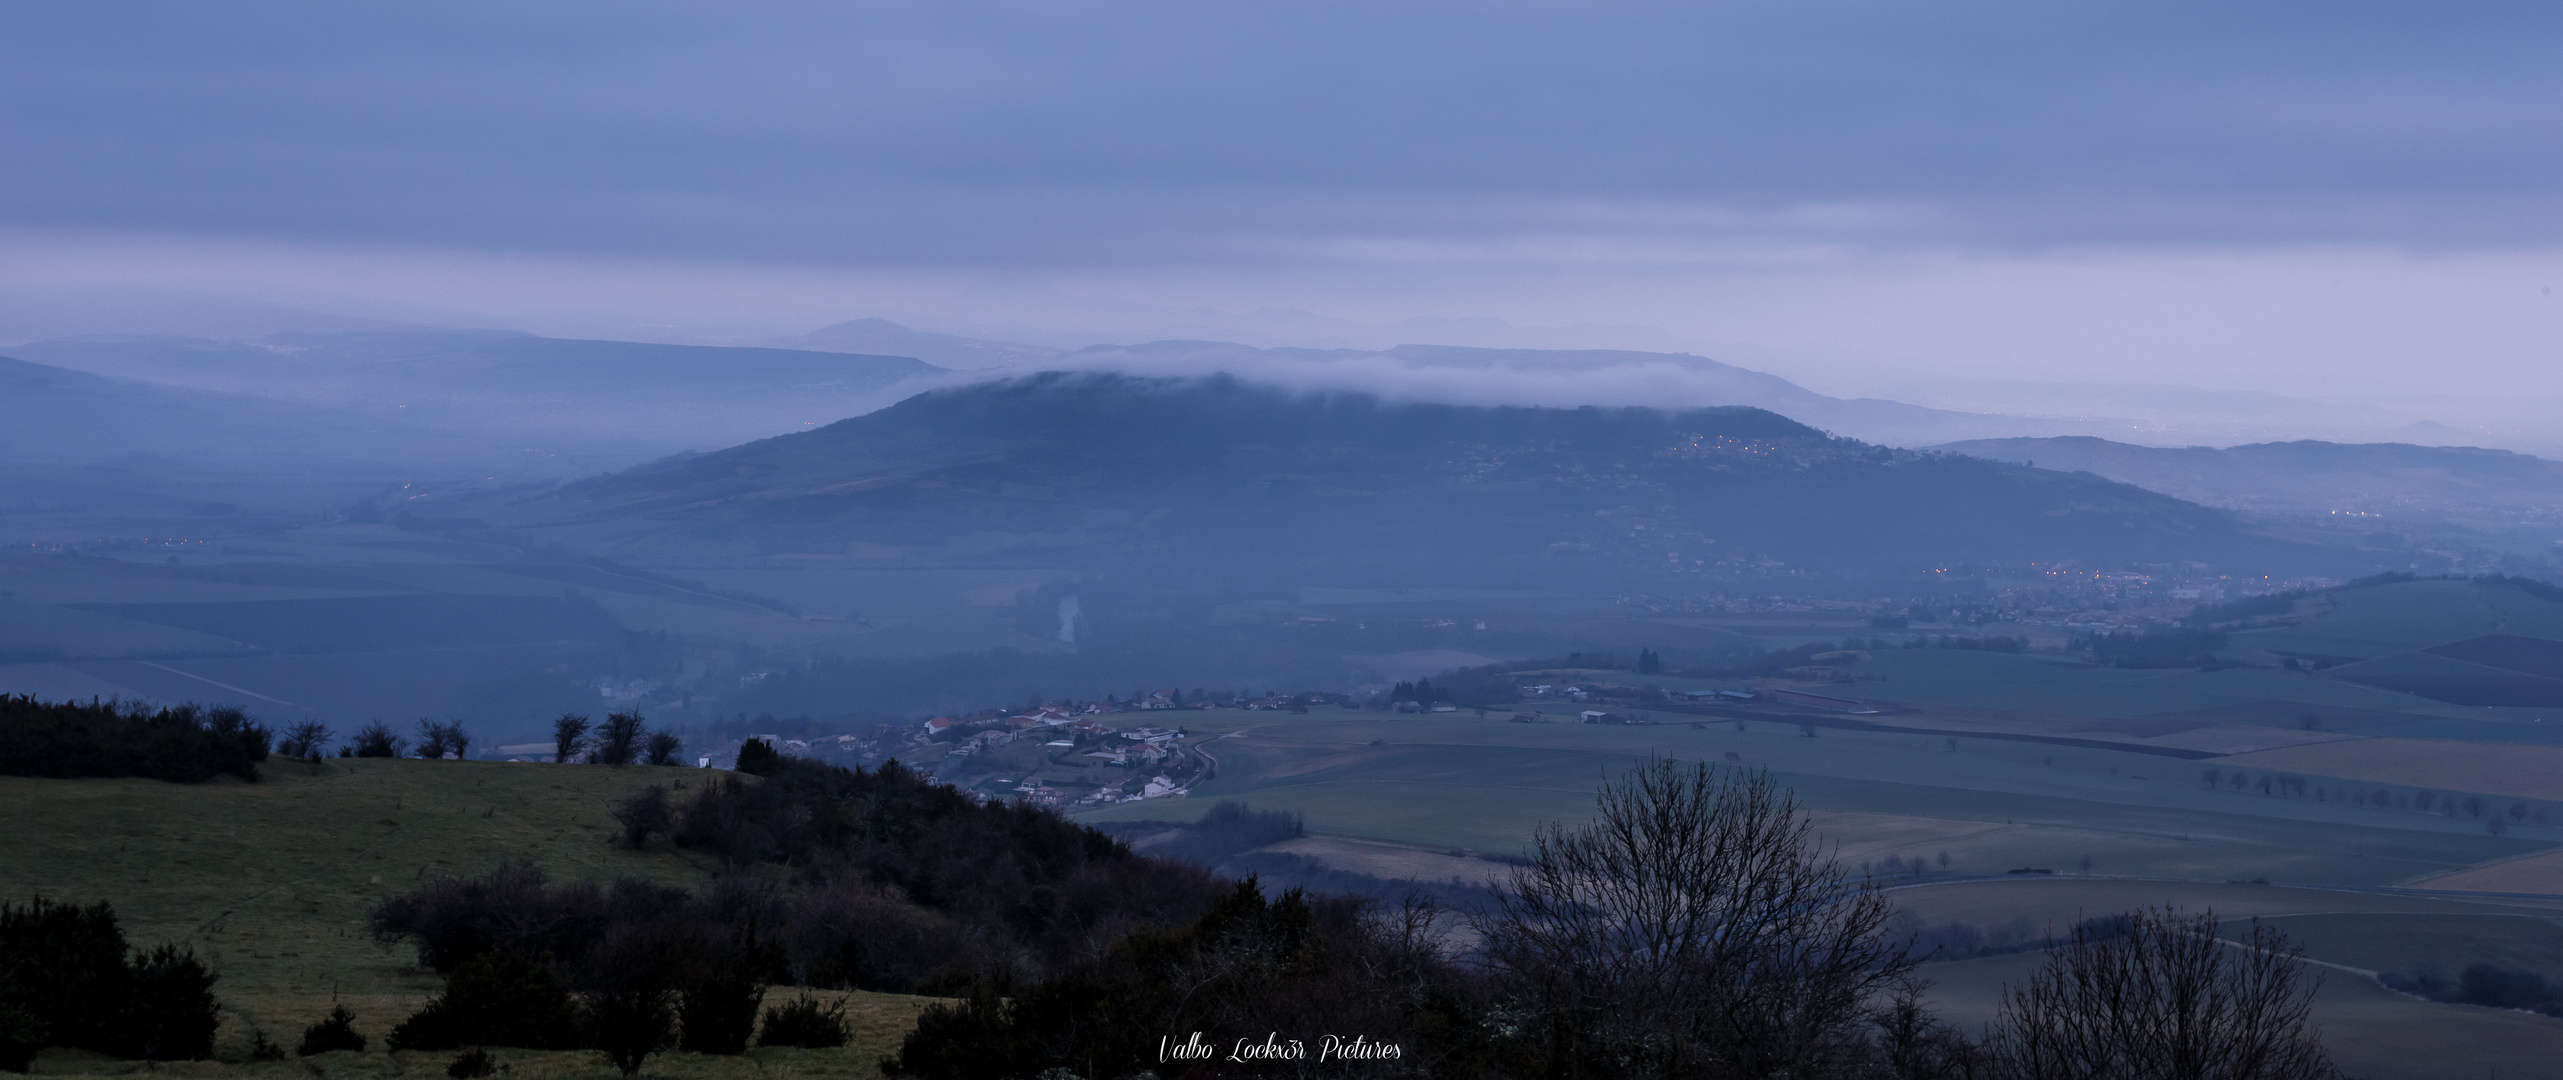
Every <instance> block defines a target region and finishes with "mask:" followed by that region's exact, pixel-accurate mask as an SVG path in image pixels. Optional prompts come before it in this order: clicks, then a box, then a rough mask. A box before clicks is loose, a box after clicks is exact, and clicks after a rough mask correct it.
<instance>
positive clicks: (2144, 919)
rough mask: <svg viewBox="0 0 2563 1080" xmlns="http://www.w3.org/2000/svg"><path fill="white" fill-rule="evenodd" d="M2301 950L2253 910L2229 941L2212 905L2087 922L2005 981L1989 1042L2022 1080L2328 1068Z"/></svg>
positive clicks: (2256, 1079) (2208, 1077)
mask: <svg viewBox="0 0 2563 1080" xmlns="http://www.w3.org/2000/svg"><path fill="white" fill-rule="evenodd" d="M2302 961H2303V950H2301V949H2299V948H2297V947H2296V946H2295V945H2293V944H2292V943H2290V942H2289V941H2288V940H2287V936H2286V935H2285V934H2282V933H2279V932H2278V931H2277V930H2276V929H2274V928H2271V927H2268V926H2264V925H2262V924H2261V923H2260V921H2259V920H2257V919H2255V920H2253V921H2252V924H2251V930H2250V932H2248V933H2246V934H2245V935H2243V938H2242V940H2241V941H2238V942H2226V941H2220V940H2218V938H2217V924H2216V916H2215V913H2214V912H2205V913H2201V914H2198V915H2195V916H2191V915H2184V914H2181V913H2180V912H2179V911H2178V910H2177V909H2153V908H2148V909H2144V910H2140V911H2133V912H2129V913H2127V914H2126V915H2124V916H2121V917H2119V918H2117V919H2101V920H2093V921H2090V922H2085V923H2083V924H2082V925H2080V926H2077V927H2075V928H2074V932H2073V936H2072V938H2071V939H2069V940H2067V941H2066V942H2065V943H2064V944H2061V945H2058V946H2057V947H2056V948H2055V949H2054V950H2053V951H2051V952H2049V953H2048V954H2047V964H2046V966H2045V967H2044V968H2042V969H2040V970H2039V972H2038V973H2037V975H2036V976H2035V977H2033V978H2032V979H2031V980H2030V981H2029V983H2028V984H2027V985H2025V986H2016V987H2012V988H2010V989H2009V990H2008V991H2007V992H2006V993H2005V1001H2004V1003H2003V1011H2002V1015H2001V1017H2000V1018H1999V1019H1997V1020H1996V1021H1995V1025H1994V1030H1993V1037H1992V1039H1991V1042H1990V1044H1989V1045H1988V1047H1987V1049H1988V1050H1989V1051H1990V1055H1991V1057H1992V1059H1993V1061H1994V1063H1995V1065H1996V1068H1995V1072H1996V1074H1997V1075H2000V1076H2004V1077H2019V1078H2023V1080H2026V1078H2030V1077H2035V1078H2037V1080H2103V1078H2106V1080H2315V1078H2325V1080H2328V1078H2333V1077H2337V1076H2339V1075H2340V1074H2339V1071H2338V1070H2336V1069H2334V1068H2333V1067H2332V1064H2331V1060H2330V1058H2329V1057H2328V1056H2327V1055H2325V1054H2324V1052H2323V1048H2322V1046H2321V1044H2319V1043H2317V1042H2316V1041H2315V1039H2314V1032H2313V1030H2312V1028H2311V1026H2310V1024H2309V1023H2308V1021H2307V1013H2308V1011H2309V1009H2310V1008H2311V1007H2312V1002H2313V995H2314V987H2315V981H2314V980H2309V979H2306V978H2305V977H2304V965H2303V962H2302Z"/></svg>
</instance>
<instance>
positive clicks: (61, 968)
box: [0, 897, 131, 1053]
mask: <svg viewBox="0 0 2563 1080" xmlns="http://www.w3.org/2000/svg"><path fill="white" fill-rule="evenodd" d="M126 951H127V950H126V948H125V934H124V931H123V930H122V929H120V928H118V927H117V926H116V913H115V911H114V909H112V908H109V907H108V906H107V905H106V904H104V903H99V904H94V905H91V906H89V907H78V906H75V905H71V904H57V903H54V902H53V901H50V900H47V899H45V898H43V897H36V898H35V899H33V900H30V901H28V902H27V905H26V906H25V907H19V906H17V905H14V904H0V981H5V982H7V983H10V984H13V985H14V986H15V987H16V993H15V994H14V995H13V997H14V1004H16V1005H17V1006H18V1008H20V1009H22V1010H24V1011H26V1012H27V1013H28V1014H29V1015H31V1016H32V1017H34V1019H35V1025H36V1028H37V1029H38V1030H39V1031H40V1032H42V1034H43V1036H44V1038H45V1040H46V1042H47V1043H49V1044H50V1045H54V1046H72V1047H79V1048H82V1049H87V1050H96V1051H99V1052H102V1053H104V1052H106V1048H107V1045H108V1042H109V1038H108V1027H107V1025H108V1018H109V1017H112V1016H114V1015H115V1014H116V1013H117V1012H119V1011H121V1009H122V1007H123V1000H124V992H125V986H126V983H127V980H128V977H129V976H130V974H131V973H130V971H129V969H128V968H127V967H126V963H125V953H126Z"/></svg>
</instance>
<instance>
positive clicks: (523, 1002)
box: [383, 949, 579, 1050]
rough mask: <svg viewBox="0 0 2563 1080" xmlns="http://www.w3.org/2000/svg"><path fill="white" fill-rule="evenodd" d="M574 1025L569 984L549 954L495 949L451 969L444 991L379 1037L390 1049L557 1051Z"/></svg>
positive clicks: (574, 1034)
mask: <svg viewBox="0 0 2563 1080" xmlns="http://www.w3.org/2000/svg"><path fill="white" fill-rule="evenodd" d="M578 1028H579V1024H578V1012H577V1010H576V1009H575V1008H574V1007H573V1006H572V1005H571V1003H570V988H569V984H567V983H565V982H563V981H561V977H560V975H559V974H558V973H556V972H554V971H553V970H552V964H551V961H550V959H549V958H546V957H535V956H528V955H526V954H525V953H522V952H518V951H515V950H513V949H493V950H490V951H487V952H483V953H481V954H480V955H478V956H476V957H473V958H472V959H471V960H469V961H467V962H465V963H464V964H463V965H462V966H460V967H458V968H456V969H454V973H453V974H452V975H449V976H447V977H446V979H445V993H444V994H442V995H440V996H438V997H436V998H435V999H433V1000H431V1001H429V1002H428V1003H427V1007H426V1008H423V1009H420V1010H419V1011H418V1012H416V1013H414V1014H412V1015H411V1016H410V1018H409V1019H407V1020H403V1021H401V1023H400V1026H399V1027H396V1028H393V1029H392V1033H391V1035H389V1036H388V1037H386V1038H385V1039H384V1040H383V1042H384V1045H386V1046H389V1047H390V1048H391V1049H394V1050H455V1049H460V1048H462V1047H465V1046H473V1045H489V1046H522V1047H525V1048H527V1049H532V1050H561V1049H567V1048H569V1047H571V1046H575V1045H577V1043H578Z"/></svg>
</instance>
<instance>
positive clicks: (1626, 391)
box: [1057, 341, 2091, 445]
mask: <svg viewBox="0 0 2563 1080" xmlns="http://www.w3.org/2000/svg"><path fill="white" fill-rule="evenodd" d="M1057 363H1058V366H1061V367H1071V368H1078V369H1083V370H1097V371H1119V372H1124V373H1128V374H1134V375H1147V376H1158V377H1167V376H1181V375H1187V374H1197V373H1200V372H1204V371H1224V372H1228V373H1231V374H1234V375H1237V376H1240V377H1243V378H1249V379H1254V380H1258V381H1263V382H1270V383H1274V384H1276V385H1282V386H1289V387H1293V388H1298V389H1309V390H1346V391H1356V392H1366V393H1375V394H1379V395H1381V396H1383V397H1386V398H1389V399H1391V400H1421V401H1443V402H1458V403H1465V404H1476V405H1522V406H1529V405H1587V404H1591V405H1606V406H1608V405H1621V406H1647V407H1658V408H1707V407H1712V406H1721V405H1731V406H1745V407H1750V408H1757V409H1768V410H1770V411H1772V412H1777V413H1781V414H1783V415H1786V416H1789V417H1791V418H1794V419H1796V420H1799V421H1801V422H1804V423H1807V424H1810V425H1813V426H1815V427H1818V428H1822V429H1825V430H1827V431H1830V432H1833V433H1836V434H1841V435H1847V436H1850V437H1853V438H1857V439H1861V440H1863V441H1868V442H1882V443H1887V444H1890V445H1914V444H1918V443H1929V442H1944V441H1947V440H1949V439H1951V438H1953V437H1964V436H1971V435H1972V436H1993V435H2020V434H2024V433H2028V434H2048V433H2062V432H2068V431H2077V430H2083V429H2085V428H2087V427H2089V426H2091V425H2090V424H2088V423H2086V422H2082V421H2070V420H2033V419H2024V418H2021V417H2010V416H1989V415H1980V414H1974V413H1962V412H1951V411H1947V410H1942V409H1928V408H1923V407H1921V406H1917V405H1907V404H1904V403H1903V402H1897V401H1884V400H1879V399H1874V398H1837V397H1831V396H1828V395H1825V394H1819V393H1816V392H1815V391H1812V390H1809V389H1807V388H1805V387H1802V386H1799V385H1797V384H1796V383H1793V382H1790V381H1789V380H1787V379H1783V378H1781V377H1779V376H1777V375H1772V374H1768V373H1766V372H1761V371H1755V370H1752V369H1749V368H1741V367H1737V366H1735V365H1732V364H1726V363H1721V362H1719V361H1716V360H1711V359H1708V358H1706V357H1701V356H1693V355H1691V354H1688V353H1658V352H1634V351H1629V350H1621V349H1489V348H1477V347H1471V346H1458V345H1399V346H1396V347H1393V348H1389V349H1384V350H1379V351H1365V350H1358V349H1294V348H1272V349H1259V348H1254V347H1251V346H1246V345H1238V344H1235V343H1232V342H1224V341H1155V342H1148V343H1146V344H1139V345H1097V346H1092V347H1089V348H1085V349H1080V350H1077V351H1075V352H1071V353H1067V354H1065V355H1063V356H1061V357H1059V358H1058V361H1057Z"/></svg>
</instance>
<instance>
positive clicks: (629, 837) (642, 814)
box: [614, 784, 675, 848]
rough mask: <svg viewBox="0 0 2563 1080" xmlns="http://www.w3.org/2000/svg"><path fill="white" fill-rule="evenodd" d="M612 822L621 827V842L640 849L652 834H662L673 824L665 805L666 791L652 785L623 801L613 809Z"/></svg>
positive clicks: (673, 820) (673, 821)
mask: <svg viewBox="0 0 2563 1080" xmlns="http://www.w3.org/2000/svg"><path fill="white" fill-rule="evenodd" d="M614 820H615V821H617V822H619V823H621V824H622V826H623V842H624V843H626V844H629V845H631V846H633V847H636V848H637V847H641V846H643V845H645V844H648V843H649V842H650V836H651V834H653V833H664V832H667V831H668V830H669V828H671V827H672V826H673V825H674V824H675V819H674V818H673V817H672V816H670V814H669V812H668V804H667V789H666V788H663V787H660V786H658V785H656V784H652V785H650V787H649V790H646V791H643V792H641V793H640V794H638V795H634V796H632V797H631V798H629V799H625V800H623V805H621V806H618V807H615V808H614Z"/></svg>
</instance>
